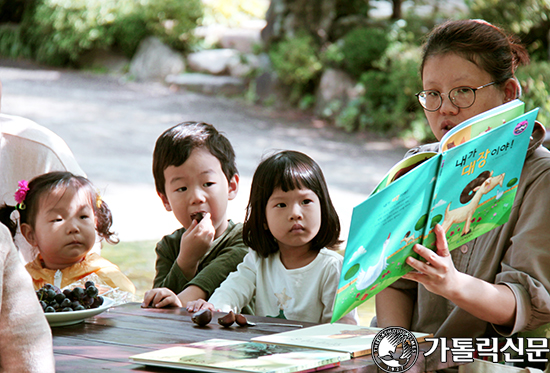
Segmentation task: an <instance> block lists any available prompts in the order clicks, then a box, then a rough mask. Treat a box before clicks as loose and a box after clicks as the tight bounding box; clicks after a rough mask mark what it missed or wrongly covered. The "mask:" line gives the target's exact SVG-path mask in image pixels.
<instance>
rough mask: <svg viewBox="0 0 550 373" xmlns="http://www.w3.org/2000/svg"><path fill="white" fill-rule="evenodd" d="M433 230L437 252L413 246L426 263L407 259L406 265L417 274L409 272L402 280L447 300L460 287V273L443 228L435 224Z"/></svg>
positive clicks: (420, 246)
mask: <svg viewBox="0 0 550 373" xmlns="http://www.w3.org/2000/svg"><path fill="white" fill-rule="evenodd" d="M434 230H435V236H436V247H437V251H436V252H434V251H432V250H430V249H428V248H426V247H424V246H422V245H418V244H416V245H414V251H415V252H416V253H418V254H419V255H420V256H421V257H422V258H424V259H426V262H422V261H420V260H417V259H414V258H412V257H408V258H407V264H408V265H410V266H411V267H413V268H414V269H416V271H417V272H409V273H407V274H406V275H404V276H403V278H406V279H408V280H413V281H416V282H419V283H421V284H422V285H424V287H425V288H426V289H427V290H428V291H430V292H431V293H434V294H438V295H441V296H443V297H445V298H447V299H449V298H451V297H452V296H453V295H454V294H455V293H456V291H457V289H459V288H460V286H461V283H460V280H459V277H460V272H458V271H457V270H456V268H455V266H454V263H453V260H452V258H451V253H450V252H449V247H448V245H447V238H446V237H445V232H444V231H443V228H442V227H441V225H439V224H437V225H436V226H435V229H434Z"/></svg>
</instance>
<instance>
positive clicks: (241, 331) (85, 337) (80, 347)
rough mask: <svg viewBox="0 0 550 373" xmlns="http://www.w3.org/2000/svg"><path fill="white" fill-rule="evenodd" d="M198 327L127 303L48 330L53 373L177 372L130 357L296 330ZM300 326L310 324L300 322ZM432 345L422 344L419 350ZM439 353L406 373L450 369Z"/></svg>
mask: <svg viewBox="0 0 550 373" xmlns="http://www.w3.org/2000/svg"><path fill="white" fill-rule="evenodd" d="M218 316H220V314H214V318H213V320H212V322H211V323H210V324H208V326H207V327H198V326H196V325H195V324H194V323H193V322H192V321H191V316H190V314H189V313H188V312H187V311H186V310H185V309H183V308H166V309H153V308H141V307H140V304H139V303H127V304H124V305H121V306H117V307H112V308H110V309H109V310H107V311H105V312H103V313H101V314H99V315H97V316H94V317H91V318H88V319H86V320H85V321H84V322H83V323H79V324H76V325H71V326H64V327H54V328H52V334H53V346H54V354H55V361H56V370H57V372H106V371H115V372H177V370H173V369H164V368H154V367H147V366H143V365H138V364H134V363H130V362H129V361H128V357H129V356H131V355H135V354H139V353H143V352H148V351H152V350H157V349H161V348H167V347H172V346H175V345H178V344H184V343H192V342H199V341H203V340H206V339H211V338H223V339H233V340H242V341H249V340H250V339H251V338H253V337H256V336H260V335H265V334H271V333H279V332H283V331H288V330H294V329H295V327H287V326H273V325H262V322H271V323H273V322H277V323H283V324H297V322H294V321H287V320H280V319H275V320H274V319H273V318H264V317H256V316H247V319H248V320H249V321H251V322H255V323H257V325H256V326H253V327H238V326H236V324H234V325H235V326H232V327H230V328H223V327H221V326H220V325H218V323H217V322H216V320H217V318H218ZM298 324H301V325H303V326H304V327H307V326H312V325H315V324H311V323H304V322H299V323H298ZM430 346H431V343H421V344H420V348H421V349H422V350H424V351H426V350H427V349H429V347H430ZM438 357H439V353H438V352H435V353H434V354H432V355H430V356H428V357H427V358H425V357H424V355H423V354H420V355H419V357H418V361H417V363H416V364H415V366H414V367H413V368H412V369H410V370H408V371H407V372H413V373H417V372H424V371H431V370H436V369H441V368H444V367H448V366H452V365H455V364H453V363H452V360H451V359H447V360H448V363H446V364H442V363H441V362H439V360H438ZM323 372H326V373H340V372H353V373H367V372H368V373H370V372H381V371H380V370H378V367H377V366H376V364H374V363H373V362H372V360H371V358H370V356H364V357H359V358H355V359H351V360H349V361H345V362H343V363H342V365H341V366H340V367H337V368H332V369H327V370H324V371H323Z"/></svg>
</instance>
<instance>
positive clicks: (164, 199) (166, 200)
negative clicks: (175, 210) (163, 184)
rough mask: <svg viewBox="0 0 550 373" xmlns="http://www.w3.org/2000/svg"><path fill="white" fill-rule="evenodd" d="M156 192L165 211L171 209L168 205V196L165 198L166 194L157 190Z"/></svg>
mask: <svg viewBox="0 0 550 373" xmlns="http://www.w3.org/2000/svg"><path fill="white" fill-rule="evenodd" d="M157 194H158V195H159V197H160V199H161V200H162V204H163V205H164V208H165V209H166V211H172V206H170V202H169V201H168V198H166V195H164V194H163V193H161V192H157Z"/></svg>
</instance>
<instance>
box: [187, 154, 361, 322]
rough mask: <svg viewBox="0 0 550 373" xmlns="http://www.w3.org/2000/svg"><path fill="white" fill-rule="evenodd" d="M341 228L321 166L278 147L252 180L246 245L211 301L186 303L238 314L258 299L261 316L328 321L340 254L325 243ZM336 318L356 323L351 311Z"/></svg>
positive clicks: (333, 241) (190, 307) (335, 237)
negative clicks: (237, 261)
mask: <svg viewBox="0 0 550 373" xmlns="http://www.w3.org/2000/svg"><path fill="white" fill-rule="evenodd" d="M339 234H340V220H339V219H338V215H337V213H336V210H335V209H334V206H333V205H332V201H331V199H330V196H329V193H328V188H327V185H326V182H325V178H324V176H323V172H322V171H321V168H320V167H319V165H318V164H317V163H316V162H315V161H314V160H313V159H311V158H310V157H308V156H307V155H305V154H303V153H300V152H296V151H281V152H278V153H275V154H273V155H271V156H269V157H267V158H265V159H264V160H263V161H262V162H260V164H259V166H258V168H257V169H256V171H255V173H254V177H253V179H252V186H251V190H250V199H249V202H248V206H247V212H246V218H245V222H244V227H243V239H244V242H245V244H247V245H248V246H249V247H250V248H251V251H249V253H248V254H247V255H246V256H245V258H244V260H243V262H242V263H241V264H239V265H238V266H237V271H236V272H233V273H231V274H230V275H229V276H228V277H227V279H226V280H225V281H224V282H223V283H222V284H221V285H220V287H219V288H218V289H216V291H215V292H214V294H213V295H212V297H211V298H210V300H209V302H206V301H204V300H202V299H200V300H198V301H195V302H189V303H188V304H187V310H188V311H190V312H195V311H199V310H201V309H205V308H208V309H210V310H212V311H216V310H220V311H224V312H228V311H229V310H232V311H234V312H236V313H240V312H241V309H242V308H243V307H245V306H247V305H248V304H249V303H251V302H255V314H256V315H259V316H269V317H278V318H283V319H289V320H299V321H308V322H317V323H327V322H330V320H331V317H332V309H333V303H334V297H335V295H336V289H337V287H338V281H339V279H340V271H341V268H342V261H343V258H342V256H341V255H340V254H338V253H336V252H334V251H331V250H329V249H328V248H332V249H333V248H334V246H336V245H338V244H339V243H340V241H339ZM254 298H255V299H254ZM340 322H342V323H348V324H357V312H356V310H354V311H352V312H350V313H349V314H348V315H346V316H344V317H343V318H342V319H341V320H340Z"/></svg>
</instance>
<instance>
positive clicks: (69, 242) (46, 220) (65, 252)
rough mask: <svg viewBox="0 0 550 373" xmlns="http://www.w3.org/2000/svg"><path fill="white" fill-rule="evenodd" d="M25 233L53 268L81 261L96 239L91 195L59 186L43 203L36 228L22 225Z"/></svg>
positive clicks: (41, 201)
mask: <svg viewBox="0 0 550 373" xmlns="http://www.w3.org/2000/svg"><path fill="white" fill-rule="evenodd" d="M21 230H22V233H23V234H24V236H25V238H26V239H27V241H29V243H30V244H31V245H33V246H37V247H38V250H39V252H40V254H41V256H42V259H43V260H44V264H45V265H46V267H47V268H50V269H62V268H65V267H69V266H71V265H73V264H75V263H78V262H80V261H81V260H82V259H83V258H84V257H85V256H86V254H87V253H88V252H89V251H90V250H91V248H92V247H93V245H94V243H95V239H96V220H95V215H94V209H93V207H92V206H91V201H90V196H89V195H88V193H87V192H86V191H84V190H82V189H76V188H71V187H69V188H67V189H63V188H59V189H57V190H55V191H54V192H53V193H51V194H48V195H45V196H43V197H42V198H41V199H40V202H39V208H38V213H37V215H36V220H35V224H34V228H32V227H30V226H29V225H28V224H22V226H21Z"/></svg>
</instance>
